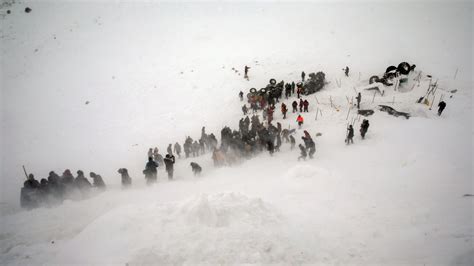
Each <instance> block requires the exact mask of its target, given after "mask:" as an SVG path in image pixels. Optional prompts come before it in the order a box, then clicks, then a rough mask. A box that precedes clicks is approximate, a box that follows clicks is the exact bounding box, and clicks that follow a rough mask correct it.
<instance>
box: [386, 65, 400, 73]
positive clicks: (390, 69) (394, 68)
mask: <svg viewBox="0 0 474 266" xmlns="http://www.w3.org/2000/svg"><path fill="white" fill-rule="evenodd" d="M394 70H397V67H396V66H389V67H387V70H385V73H388V72H392V71H394Z"/></svg>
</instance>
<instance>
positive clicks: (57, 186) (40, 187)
mask: <svg viewBox="0 0 474 266" xmlns="http://www.w3.org/2000/svg"><path fill="white" fill-rule="evenodd" d="M76 173H77V176H76V177H74V176H73V174H72V173H71V170H69V169H66V170H65V171H64V172H63V174H62V175H61V176H59V175H58V174H56V173H55V172H54V171H51V172H49V175H48V177H47V178H42V179H41V180H40V181H38V180H36V179H35V177H34V175H33V174H29V175H28V176H27V179H26V181H25V182H24V183H23V188H22V189H21V197H20V205H21V206H22V207H23V208H27V209H31V208H36V207H39V206H43V205H44V206H51V205H58V204H60V203H61V202H62V201H63V200H65V199H75V200H77V199H83V198H86V197H88V196H89V195H91V193H94V191H96V192H99V191H103V190H105V189H106V185H105V183H104V180H103V179H102V177H101V176H100V175H98V174H96V173H94V172H90V173H89V177H90V178H91V179H92V183H91V182H90V181H89V180H88V179H87V177H86V176H85V175H84V172H83V171H82V170H78V171H77V172H76Z"/></svg>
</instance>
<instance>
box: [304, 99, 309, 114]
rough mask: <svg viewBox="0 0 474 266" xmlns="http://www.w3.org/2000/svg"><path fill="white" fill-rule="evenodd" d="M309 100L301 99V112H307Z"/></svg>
mask: <svg viewBox="0 0 474 266" xmlns="http://www.w3.org/2000/svg"><path fill="white" fill-rule="evenodd" d="M308 107H309V102H308V100H304V101H303V112H308Z"/></svg>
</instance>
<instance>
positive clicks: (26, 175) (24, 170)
mask: <svg viewBox="0 0 474 266" xmlns="http://www.w3.org/2000/svg"><path fill="white" fill-rule="evenodd" d="M22 167H23V172H24V173H25V177H26V179H28V174H27V173H26V169H25V166H24V165H22Z"/></svg>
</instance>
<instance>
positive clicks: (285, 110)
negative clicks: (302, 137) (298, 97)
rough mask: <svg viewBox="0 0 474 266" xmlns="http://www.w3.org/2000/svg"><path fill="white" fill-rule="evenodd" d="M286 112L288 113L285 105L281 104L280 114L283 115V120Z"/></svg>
mask: <svg viewBox="0 0 474 266" xmlns="http://www.w3.org/2000/svg"><path fill="white" fill-rule="evenodd" d="M286 112H288V108H286V104H284V103H281V113H282V114H283V119H285V118H286Z"/></svg>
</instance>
